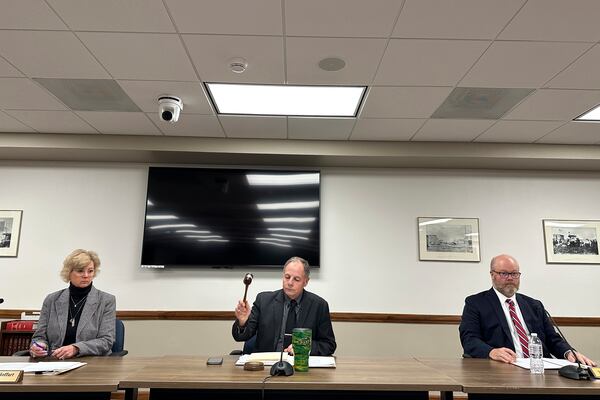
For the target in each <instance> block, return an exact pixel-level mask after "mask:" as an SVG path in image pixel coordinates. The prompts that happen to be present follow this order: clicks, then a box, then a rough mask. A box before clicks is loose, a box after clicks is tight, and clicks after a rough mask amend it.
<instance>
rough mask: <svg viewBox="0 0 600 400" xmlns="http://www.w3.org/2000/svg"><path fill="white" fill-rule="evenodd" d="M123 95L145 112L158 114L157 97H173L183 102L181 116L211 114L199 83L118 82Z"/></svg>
mask: <svg viewBox="0 0 600 400" xmlns="http://www.w3.org/2000/svg"><path fill="white" fill-rule="evenodd" d="M119 85H121V87H122V88H123V90H124V91H125V93H127V94H128V95H129V97H131V99H132V100H133V101H134V102H135V103H136V104H137V105H138V107H139V108H140V109H141V110H142V111H145V112H158V102H157V99H158V96H160V95H164V94H167V95H173V96H177V97H179V98H180V99H181V100H182V101H183V110H182V111H181V112H182V113H183V114H189V113H192V114H211V115H212V114H213V112H212V110H211V108H210V105H209V104H208V99H207V98H206V95H205V94H204V89H203V87H202V84H201V83H199V82H166V81H127V80H123V81H119Z"/></svg>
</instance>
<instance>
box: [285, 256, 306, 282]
mask: <svg viewBox="0 0 600 400" xmlns="http://www.w3.org/2000/svg"><path fill="white" fill-rule="evenodd" d="M293 262H299V263H302V266H303V267H304V276H306V277H307V278H310V265H309V264H308V261H306V260H305V259H304V258H302V257H295V256H294V257H292V258H290V259H289V260H287V261H286V262H285V264H283V269H284V270H285V267H287V266H288V264H291V263H293Z"/></svg>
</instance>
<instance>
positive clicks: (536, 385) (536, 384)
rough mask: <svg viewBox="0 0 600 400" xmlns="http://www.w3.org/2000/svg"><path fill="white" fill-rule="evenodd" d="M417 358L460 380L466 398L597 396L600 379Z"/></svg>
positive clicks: (476, 361)
mask: <svg viewBox="0 0 600 400" xmlns="http://www.w3.org/2000/svg"><path fill="white" fill-rule="evenodd" d="M417 360H418V361H420V362H422V363H423V364H424V365H426V366H428V367H431V368H435V369H436V370H438V371H442V372H444V373H445V374H446V375H447V376H449V377H450V378H452V379H454V380H455V381H457V382H459V383H460V384H461V386H462V391H463V392H464V393H467V394H468V395H469V399H486V400H493V399H513V398H523V399H525V398H526V399H564V398H568V399H577V398H581V399H587V400H591V399H593V398H600V379H599V380H591V381H576V380H571V379H567V378H564V377H562V376H560V375H558V370H546V371H545V373H544V375H541V376H540V375H531V373H530V372H529V370H527V369H523V368H519V367H516V366H514V365H510V364H505V363H501V362H497V361H492V360H489V359H475V358H468V359H461V358H457V359H432V358H430V359H427V358H417Z"/></svg>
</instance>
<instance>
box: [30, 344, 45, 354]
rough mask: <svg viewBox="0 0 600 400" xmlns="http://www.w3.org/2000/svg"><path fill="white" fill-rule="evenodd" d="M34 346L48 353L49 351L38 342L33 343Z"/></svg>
mask: <svg viewBox="0 0 600 400" xmlns="http://www.w3.org/2000/svg"><path fill="white" fill-rule="evenodd" d="M33 345H34V346H35V347H37V348H38V349H42V350H46V353H47V352H48V349H47V348H46V347H44V346H42V345H41V344H39V343H38V342H33Z"/></svg>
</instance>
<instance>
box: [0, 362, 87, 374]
mask: <svg viewBox="0 0 600 400" xmlns="http://www.w3.org/2000/svg"><path fill="white" fill-rule="evenodd" d="M84 365H86V363H83V362H70V361H42V362H37V363H28V362H25V363H0V371H6V370H22V371H23V372H25V373H26V374H27V373H38V374H44V375H58V374H62V373H65V372H67V371H71V370H73V369H76V368H79V367H83V366H84Z"/></svg>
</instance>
